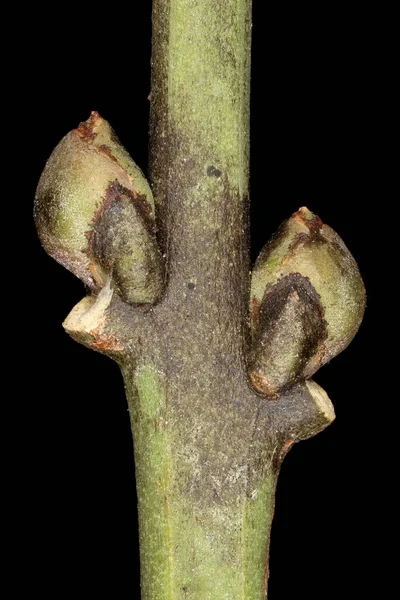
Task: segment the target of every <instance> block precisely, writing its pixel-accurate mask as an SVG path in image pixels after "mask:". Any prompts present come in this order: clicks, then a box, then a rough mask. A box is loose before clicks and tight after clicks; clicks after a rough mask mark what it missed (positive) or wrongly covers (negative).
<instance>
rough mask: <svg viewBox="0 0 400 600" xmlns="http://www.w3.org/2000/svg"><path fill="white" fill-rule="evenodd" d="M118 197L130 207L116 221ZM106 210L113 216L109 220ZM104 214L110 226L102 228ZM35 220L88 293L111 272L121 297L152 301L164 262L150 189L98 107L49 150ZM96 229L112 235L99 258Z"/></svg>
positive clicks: (53, 250)
mask: <svg viewBox="0 0 400 600" xmlns="http://www.w3.org/2000/svg"><path fill="white" fill-rule="evenodd" d="M122 198H123V199H124V200H123V201H122V200H121V199H122ZM121 203H125V204H126V205H129V208H126V210H127V211H128V212H129V214H130V218H129V219H128V221H127V222H126V223H123V222H122V220H121V219H118V220H117V221H118V222H117V221H116V220H115V215H116V212H118V210H117V209H116V208H115V207H116V205H118V206H121V205H122V204H121ZM109 212H111V213H112V215H114V218H107V214H108V213H109ZM134 213H135V214H134ZM107 219H108V221H110V227H112V230H110V231H108V232H106V231H105V222H107ZM35 221H36V226H37V229H38V233H39V237H40V240H41V242H42V244H43V246H44V248H45V250H46V251H47V252H48V254H50V256H52V257H53V258H55V259H56V260H57V261H58V262H60V263H61V264H62V265H64V266H65V267H66V268H67V269H69V270H70V271H72V272H73V273H74V274H75V275H76V276H77V277H79V278H80V279H81V280H82V281H83V282H84V283H85V284H86V285H87V286H88V287H89V288H90V289H91V290H92V291H93V292H95V293H96V292H98V291H99V290H100V289H101V288H103V287H104V285H105V282H106V281H107V279H108V277H109V276H111V280H112V284H113V286H114V287H115V288H116V291H117V293H119V294H120V295H121V297H122V298H123V299H124V300H126V301H127V302H154V301H155V300H156V299H157V298H158V297H159V295H160V293H161V285H162V261H161V257H160V254H159V252H158V249H157V245H156V239H155V219H154V201H153V197H152V193H151V190H150V187H149V184H148V182H147V181H146V179H145V177H144V175H143V173H142V171H141V170H140V169H139V167H138V166H137V165H136V164H135V163H134V162H133V160H132V159H131V158H130V156H129V154H128V153H127V152H126V150H125V149H124V148H123V146H122V145H121V144H120V142H119V140H118V138H117V137H116V135H115V133H114V131H113V130H112V128H111V127H110V125H109V123H107V121H105V120H104V119H102V118H101V117H100V115H99V114H98V113H96V112H93V113H92V114H91V116H90V118H89V119H88V120H87V121H86V122H84V123H81V124H80V126H79V127H78V128H77V129H74V130H73V131H71V132H70V133H68V134H67V135H66V136H65V137H64V138H63V139H62V140H61V142H60V143H59V144H58V146H57V147H56V148H55V150H54V151H53V153H52V154H51V156H50V158H49V160H48V161H47V164H46V166H45V169H44V171H43V173H42V176H41V178H40V181H39V184H38V188H37V192H36V198H35ZM111 222H112V223H111ZM130 227H131V228H130ZM100 232H102V234H101V235H104V236H106V238H107V239H108V240H109V239H110V238H111V237H112V238H114V243H113V254H112V256H111V255H110V256H107V257H106V256H104V249H105V247H106V246H107V244H108V246H109V242H107V241H106V239H105V240H104V243H103V244H102V242H101V240H99V236H100ZM101 246H102V251H101V256H99V254H98V253H99V247H101ZM128 247H129V248H128ZM119 250H120V251H121V255H118V251H119ZM129 255H132V257H133V256H134V258H132V259H129V257H128V256H129ZM149 269H150V271H149ZM120 271H121V272H120ZM122 280H123V283H121V281H122Z"/></svg>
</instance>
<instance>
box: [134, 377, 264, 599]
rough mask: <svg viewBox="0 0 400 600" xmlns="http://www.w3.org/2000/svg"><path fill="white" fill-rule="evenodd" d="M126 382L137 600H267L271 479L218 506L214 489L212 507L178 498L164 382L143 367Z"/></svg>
mask: <svg viewBox="0 0 400 600" xmlns="http://www.w3.org/2000/svg"><path fill="white" fill-rule="evenodd" d="M125 382H126V388H127V392H128V402H129V408H130V414H131V419H132V428H133V436H134V443H135V464H136V479H137V489H138V500H139V527H140V556H141V571H142V572H141V586H142V600H232V599H235V600H261V599H263V598H265V594H266V581H267V573H266V569H267V564H268V546H269V533H270V527H271V520H272V516H273V509H274V494H275V486H276V472H273V471H267V472H265V473H264V475H263V478H262V480H261V481H259V482H258V485H257V486H255V489H254V490H253V491H252V492H250V493H249V494H243V495H239V496H237V498H235V499H234V501H233V502H229V503H226V502H224V501H223V499H222V498H218V489H217V488H216V489H214V492H213V494H214V502H212V503H209V502H205V503H199V501H198V498H196V495H195V497H194V498H191V496H190V494H182V493H181V491H180V484H179V482H177V480H176V474H177V473H178V472H182V471H183V472H186V473H187V467H186V466H185V465H184V464H183V463H184V462H185V459H184V458H183V459H182V461H180V458H179V456H177V453H176V452H173V447H174V444H173V435H172V434H171V431H170V429H169V428H168V423H167V422H166V414H167V412H166V393H165V382H163V378H162V377H160V374H159V373H157V372H156V370H155V369H154V368H153V367H152V366H145V367H141V368H139V369H138V370H135V371H134V372H132V371H130V370H129V369H126V370H125ZM189 451H190V450H189ZM180 463H181V464H180ZM243 470H244V471H246V468H244V469H243ZM243 476H244V473H243V472H238V473H237V474H236V477H237V478H240V477H243ZM205 487H207V484H205ZM206 495H207V490H205V496H206Z"/></svg>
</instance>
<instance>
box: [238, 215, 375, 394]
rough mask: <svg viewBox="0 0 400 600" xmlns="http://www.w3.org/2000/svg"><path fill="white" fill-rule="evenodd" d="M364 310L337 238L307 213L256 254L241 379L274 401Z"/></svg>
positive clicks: (328, 354)
mask: <svg viewBox="0 0 400 600" xmlns="http://www.w3.org/2000/svg"><path fill="white" fill-rule="evenodd" d="M364 308H365V289H364V285H363V282H362V279H361V276H360V273H359V271H358V267H357V264H356V262H355V260H354V259H353V257H352V256H351V254H350V252H349V251H348V249H347V248H346V246H345V245H344V243H343V241H342V240H341V238H340V237H339V236H338V235H337V234H336V233H335V232H334V231H333V230H332V229H331V228H330V227H328V226H327V225H324V224H323V223H322V221H321V220H320V219H319V218H318V217H317V216H316V215H314V214H313V213H311V212H310V211H309V210H308V209H307V208H300V210H299V211H298V212H296V213H294V215H292V217H291V218H290V219H288V220H287V221H286V222H285V223H284V224H283V225H282V226H281V228H280V230H279V231H278V233H277V234H276V235H275V236H274V237H273V238H272V240H271V241H270V242H269V243H268V244H267V245H266V246H265V247H264V248H263V250H262V251H261V254H260V256H259V257H258V259H257V261H256V264H255V267H254V271H253V274H252V283H251V325H252V334H253V344H252V349H251V353H250V365H249V375H250V379H251V381H252V383H253V385H254V387H255V388H256V389H257V390H258V391H260V392H261V393H263V394H266V395H267V396H269V397H275V396H277V394H279V393H280V392H282V391H285V390H286V389H288V388H289V387H291V386H292V385H294V384H296V383H298V382H299V381H301V380H304V379H307V378H309V377H311V375H312V374H313V373H315V371H317V369H319V367H320V366H322V365H323V364H325V363H326V362H328V361H329V360H331V358H333V357H334V356H336V355H337V354H338V353H339V352H341V351H342V350H343V349H344V348H345V347H346V346H347V345H348V344H349V343H350V341H351V340H352V339H353V337H354V335H355V333H356V332H357V329H358V327H359V325H360V323H361V320H362V317H363V314H364Z"/></svg>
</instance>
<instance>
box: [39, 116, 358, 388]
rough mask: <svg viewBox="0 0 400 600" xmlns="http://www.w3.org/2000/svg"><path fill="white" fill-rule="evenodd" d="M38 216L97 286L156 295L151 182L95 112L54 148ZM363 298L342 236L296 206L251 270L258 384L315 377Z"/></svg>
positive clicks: (56, 246)
mask: <svg viewBox="0 0 400 600" xmlns="http://www.w3.org/2000/svg"><path fill="white" fill-rule="evenodd" d="M35 219H36V225H37V228H38V232H39V236H40V239H41V241H42V243H43V246H44V248H45V249H46V251H47V252H48V253H49V254H50V255H51V256H52V257H53V258H55V259H56V260H57V261H58V262H60V263H61V264H63V265H64V266H65V267H66V268H67V269H69V270H70V271H72V272H73V273H74V274H75V275H76V276H77V277H79V278H80V279H81V280H82V281H83V282H84V283H85V284H86V285H87V286H88V287H89V288H90V289H91V291H92V292H93V293H95V294H96V293H98V292H99V291H100V290H101V289H102V288H103V287H104V286H105V285H106V282H107V281H109V280H110V279H111V283H112V286H113V288H114V291H115V292H116V293H117V294H118V295H119V296H120V297H121V298H122V299H123V300H124V301H125V302H127V303H129V304H154V303H155V302H156V301H157V300H158V299H159V298H160V296H161V293H162V289H163V285H164V265H163V261H162V257H161V254H160V251H159V249H158V246H157V241H156V235H155V216H154V200H153V196H152V193H151V189H150V186H149V184H148V182H147V180H146V179H145V177H144V175H143V173H142V172H141V170H140V169H139V167H138V166H137V165H136V164H135V163H134V162H133V160H132V159H131V158H130V156H129V154H128V153H127V152H126V150H125V149H124V148H123V147H122V145H121V144H120V142H119V141H118V138H117V137H116V136H115V134H114V132H113V130H112V129H111V127H110V125H109V124H108V123H107V121H105V120H104V119H102V118H101V117H100V115H99V114H98V113H95V112H94V113H92V115H91V116H90V118H89V119H88V121H86V122H84V123H82V124H81V125H80V126H79V127H78V128H77V129H75V130H73V131H71V132H70V133H68V134H67V135H66V136H65V137H64V138H63V139H62V140H61V142H60V143H59V145H58V146H57V147H56V148H55V150H54V151H53V153H52V155H51V156H50V158H49V160H48V162H47V164H46V167H45V169H44V171H43V174H42V176H41V179H40V181H39V185H38V188H37V193H36V199H35ZM364 308H365V289H364V285H363V282H362V279H361V276H360V273H359V271H358V268H357V264H356V262H355V260H354V259H353V257H352V256H351V254H350V252H349V251H348V249H347V248H346V246H345V244H344V243H343V241H342V240H341V238H340V237H339V236H338V235H337V234H336V233H335V232H334V231H333V230H332V229H331V228H330V227H328V226H327V225H324V224H323V223H322V222H321V220H320V219H319V218H318V217H317V216H315V215H314V214H313V213H311V212H310V211H309V210H308V209H307V208H300V209H299V211H298V212H296V213H294V215H292V216H291V217H290V218H289V219H288V220H287V221H286V222H285V223H283V225H282V226H281V228H280V230H279V231H278V233H277V234H276V235H275V236H274V237H273V238H272V240H271V241H270V242H269V243H268V244H267V245H266V246H265V247H264V248H263V250H262V251H261V254H260V256H259V257H258V259H257V261H256V264H255V267H254V270H253V274H252V282H251V305H250V321H251V330H252V347H251V351H250V357H249V375H250V379H251V382H252V384H253V386H254V387H255V388H256V389H257V390H258V391H259V392H260V393H262V394H264V395H266V396H267V397H269V398H274V397H276V396H278V395H279V394H280V393H281V392H284V391H285V390H287V389H288V388H290V387H291V386H293V385H295V384H297V383H299V382H301V381H303V380H304V379H308V378H309V377H311V375H312V374H313V373H315V371H316V370H317V369H318V368H319V367H320V366H322V365H323V364H325V363H326V362H328V361H329V360H330V359H331V358H333V357H334V356H336V354H338V353H339V352H341V351H342V350H343V349H344V348H345V347H346V346H347V345H348V344H349V343H350V341H351V340H352V338H353V337H354V335H355V333H356V331H357V329H358V327H359V325H360V323H361V320H362V316H363V313H364Z"/></svg>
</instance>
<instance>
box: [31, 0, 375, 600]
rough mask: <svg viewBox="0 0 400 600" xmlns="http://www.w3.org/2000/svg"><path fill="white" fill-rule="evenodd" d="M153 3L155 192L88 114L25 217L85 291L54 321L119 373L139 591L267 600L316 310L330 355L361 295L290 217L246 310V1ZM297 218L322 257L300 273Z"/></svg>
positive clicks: (310, 405) (315, 411) (315, 412)
mask: <svg viewBox="0 0 400 600" xmlns="http://www.w3.org/2000/svg"><path fill="white" fill-rule="evenodd" d="M153 6H154V8H153V55H152V85H151V123H150V129H151V139H150V178H151V184H152V192H151V191H150V188H149V187H148V184H147V182H143V180H142V177H143V176H142V174H141V172H140V170H139V169H138V168H137V167H136V165H135V164H134V163H133V162H132V161H131V159H130V158H129V157H128V156H127V153H126V152H125V151H124V150H123V148H122V147H120V145H119V144H118V143H117V141H116V140H115V137H114V136H113V135H111V133H110V132H111V130H110V128H109V126H108V124H106V123H105V122H104V121H103V120H102V119H101V118H100V117H99V115H94V116H92V118H91V119H89V121H88V122H87V123H84V124H81V125H80V127H79V128H78V129H77V130H75V131H74V132H71V133H70V134H68V136H67V138H65V139H64V141H62V142H61V143H60V145H59V146H58V147H57V149H56V150H55V152H54V154H53V155H52V157H51V158H50V160H49V162H48V164H47V166H46V169H45V172H44V174H43V176H42V179H41V182H40V184H39V187H38V192H37V197H36V222H37V225H38V230H39V234H40V235H41V239H42V241H43V243H44V245H45V247H46V249H47V250H48V252H49V253H50V254H52V255H53V256H54V257H55V258H56V259H57V260H59V261H60V262H62V264H64V265H65V266H66V267H67V268H69V269H71V270H72V271H73V272H75V273H76V274H77V275H78V276H80V277H81V278H82V279H83V280H84V281H85V282H86V283H87V284H88V285H89V287H90V288H91V295H90V296H88V297H86V298H84V299H83V300H82V301H81V302H80V303H79V304H78V305H77V306H76V307H75V308H74V309H73V310H72V312H71V313H70V315H69V316H68V317H67V319H66V320H65V322H64V327H65V329H66V330H67V331H68V333H69V334H70V335H71V336H73V337H74V338H75V339H76V340H77V341H79V342H80V343H82V344H85V345H86V346H88V347H91V348H94V349H96V350H98V351H100V352H103V353H105V354H107V355H109V356H111V357H112V358H113V359H115V360H116V361H117V362H118V363H119V364H120V366H121V370H122V373H123V376H124V380H125V386H126V392H127V398H128V405H129V412H130V416H131V423H132V432H133V440H134V451H135V467H136V479H137V492H138V509H139V536H140V556H141V586H142V600H263V599H264V598H265V596H266V590H267V579H268V554H269V534H270V527H271V521H272V517H273V510H274V492H275V486H276V480H277V476H278V472H279V468H280V464H281V462H282V460H283V458H284V456H285V454H286V453H287V451H288V450H289V448H290V447H291V445H292V444H293V443H294V442H295V441H297V440H301V439H306V438H308V437H310V436H312V435H315V434H316V433H318V432H319V431H321V430H322V429H324V428H325V427H326V426H327V425H329V424H330V423H331V422H332V421H333V419H334V411H333V407H332V405H331V403H330V401H329V398H328V397H327V395H326V394H325V392H324V391H323V390H322V389H321V388H320V387H319V386H318V385H317V384H315V383H314V382H312V381H305V378H306V377H309V376H310V374H311V373H312V372H314V371H315V370H316V368H317V367H318V366H319V364H322V358H321V360H320V357H324V356H328V354H326V353H325V351H326V347H325V339H326V336H327V335H328V334H329V335H330V332H331V325H332V323H331V320H330V315H334V331H333V334H332V335H331V338H329V341H330V342H331V340H333V341H334V344H335V346H334V350H335V352H336V351H337V349H341V348H342V347H344V345H346V344H347V343H348V342H349V341H350V339H351V337H352V336H353V335H354V333H355V331H356V329H357V327H358V325H359V322H360V320H361V316H362V310H363V299H364V290H363V286H362V282H361V279H360V277H359V273H358V270H357V268H356V266H355V263H354V261H353V259H351V260H350V259H349V258H348V256H347V254H346V252H347V253H348V251H347V249H345V247H343V246H342V245H341V243H339V242H338V240H340V238H338V236H336V234H335V236H336V237H332V236H331V234H330V233H329V235H328V237H329V240H328V241H329V243H330V244H331V245H330V246H329V252H328V253H327V252H325V246H323V245H322V246H321V239H322V238H321V234H320V232H319V230H318V231H316V227H317V225H316V224H315V223H316V221H314V220H313V219H314V216H310V215H311V213H309V211H307V210H306V209H302V211H303V212H301V215H303V217H304V219H306V220H308V221H310V222H312V223H314V225H312V226H311V225H310V224H308V225H307V227H306V225H304V223H303V224H302V225H301V227H300V230H299V233H298V237H296V236H297V230H296V232H295V233H294V234H293V236H292V233H293V232H292V231H291V230H290V232H289V233H290V235H291V236H292V237H290V239H286V238H285V235H286V234H285V233H283V234H281V235H280V237H279V244H280V246H279V249H278V250H277V247H276V244H275V246H274V244H272V249H271V248H270V247H268V250H266V251H265V250H264V251H263V253H262V254H261V256H260V259H259V261H258V262H257V265H256V271H255V276H254V278H253V285H252V290H253V292H252V297H251V311H250V315H249V300H250V277H249V273H250V264H249V242H248V230H249V227H248V158H249V66H250V29H251V24H250V20H251V19H250V11H251V1H250V0H224V2H220V1H219V0H154V2H153ZM104 136H106V138H107V140H108V142H109V145H107V144H106V145H105V144H104ZM107 136H108V137H107ZM71 165H72V166H73V168H71ZM79 165H83V167H82V168H81V167H80V166H79ZM91 165H93V173H92V172H91ZM99 165H105V166H104V168H103V167H101V168H99ZM82 169H83V170H82ZM60 171H61V175H60ZM89 175H90V177H91V179H90V186H89V187H88V184H87V182H88V177H89ZM92 180H94V183H93V181H92ZM89 188H90V189H89ZM152 194H153V195H154V204H153V197H152ZM71 198H72V200H71ZM154 207H155V217H156V228H157V239H156V235H155V231H156V228H155V226H154V225H155V221H154ZM296 214H297V213H296ZM303 217H302V218H303ZM293 218H294V219H295V220H296V218H299V217H296V215H295V216H294V217H293ZM304 219H303V220H304ZM74 220H76V222H77V224H78V226H77V228H76V229H74V227H72V228H71V222H74ZM318 223H320V222H319V220H318ZM64 225H66V226H67V229H65V227H64ZM321 226H322V225H321ZM60 227H61V229H60ZM63 227H64V229H63ZM302 227H303V229H304V228H305V227H306V229H307V228H313V227H314V229H313V234H312V236H311V235H310V239H309V240H308V242H310V243H311V244H313V243H314V241H317V243H318V244H319V246H318V248H319V249H320V251H321V252H320V256H321V258H320V259H318V261H316V263H315V264H314V263H312V261H311V263H312V264H311V266H310V264H309V263H310V259H309V254H310V253H309V252H308V246H306V250H307V251H303V250H304V248H305V246H304V244H303V241H304V232H303V230H302ZM318 227H320V225H319V224H318ZM289 229H290V228H289ZM61 230H62V231H61ZM60 231H61V233H62V235H61V234H60ZM326 231H327V230H326V229H325V230H324V232H325V233H326ZM76 232H78V233H76ZM78 234H79V235H78ZM301 236H303V237H301ZM311 238H312V239H311ZM158 246H159V247H160V249H159V247H158ZM297 248H300V249H303V250H302V252H303V253H300V255H299V254H298V251H297ZM274 251H275V254H276V253H277V254H276V256H277V260H275V258H276V257H275V255H274ZM288 252H289V253H290V257H289V258H290V260H291V261H292V262H290V261H289V262H288V260H287V258H288V257H287V256H286V254H287V253H288ZM325 254H326V256H328V257H329V260H325V259H324V256H325ZM299 256H300V259H299V260H300V263H301V269H299V267H298V264H300V263H299V262H298V257H299ZM278 259H279V260H278ZM274 260H275V262H274ZM307 261H308V262H307ZM321 261H322V264H320V263H321ZM278 263H279V264H278ZM282 265H284V266H282ZM291 265H292V267H291ZM338 265H339V268H338ZM281 267H282V272H280V271H279V272H278V271H276V270H274V269H275V268H276V269H278V268H279V269H280V268H281ZM348 268H349V269H350V277H351V281H352V282H353V283H354V282H355V284H354V285H353V283H352V285H350V286H347V287H348V289H349V293H348V296H347V297H346V302H347V305H348V304H349V302H350V301H351V302H353V299H352V296H351V294H352V291H351V290H352V286H353V287H354V289H355V290H356V294H357V298H356V300H355V301H354V302H353V304H357V303H358V304H361V305H362V308H361V309H360V310H358V312H357V313H352V315H351V318H348V315H345V319H341V317H340V315H341V310H342V308H341V306H340V299H341V294H340V290H341V289H343V286H344V285H345V284H346V282H347V281H348V273H347V271H346V269H348ZM298 271H299V272H300V274H299V273H298ZM296 273H297V275H296ZM332 273H333V276H332V277H331V274H332ZM164 274H165V275H164ZM282 275H283V276H284V277H283V279H281V277H282ZM323 280H324V281H325V282H327V284H326V286H325V287H324V285H323ZM296 286H297V287H296ZM346 289H347V288H346ZM330 294H331V295H330ZM346 319H347V321H346ZM342 322H343V327H342V329H341V327H339V326H338V325H337V324H338V323H339V324H342ZM348 323H350V325H349V324H348ZM315 329H318V331H315ZM268 344H269V345H270V346H269V345H268ZM331 345H332V343H331ZM329 351H331V350H330V348H329V347H328V350H327V352H328V353H329ZM332 352H333V350H332ZM318 361H319V362H318ZM310 364H311V366H310ZM249 367H250V371H249V372H248V368H249ZM314 367H315V368H314ZM254 388H255V389H254ZM256 390H257V391H256Z"/></svg>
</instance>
